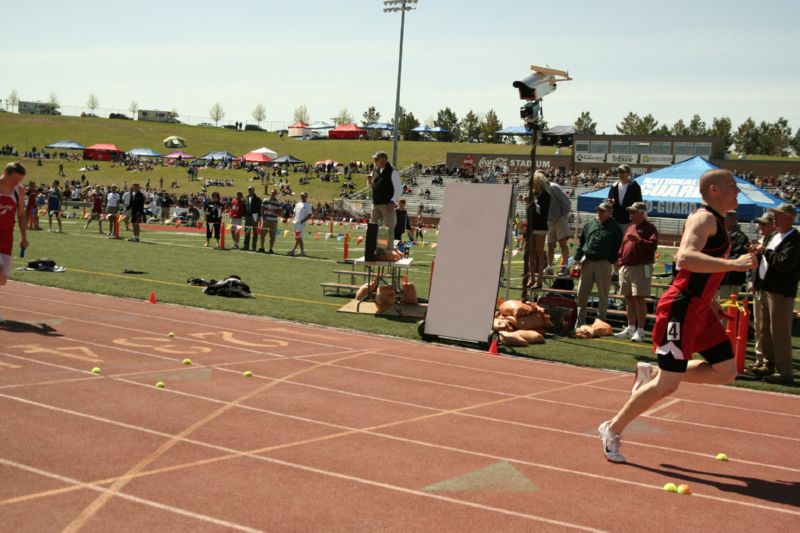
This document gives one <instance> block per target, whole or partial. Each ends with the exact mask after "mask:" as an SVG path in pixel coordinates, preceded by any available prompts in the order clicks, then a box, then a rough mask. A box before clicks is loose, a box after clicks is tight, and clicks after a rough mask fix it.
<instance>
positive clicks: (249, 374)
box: [244, 370, 253, 378]
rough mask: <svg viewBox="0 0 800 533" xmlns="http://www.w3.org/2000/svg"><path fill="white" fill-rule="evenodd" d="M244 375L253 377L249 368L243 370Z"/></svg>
mask: <svg viewBox="0 0 800 533" xmlns="http://www.w3.org/2000/svg"><path fill="white" fill-rule="evenodd" d="M244 377H246V378H252V377H253V373H252V372H250V371H249V370H245V372H244Z"/></svg>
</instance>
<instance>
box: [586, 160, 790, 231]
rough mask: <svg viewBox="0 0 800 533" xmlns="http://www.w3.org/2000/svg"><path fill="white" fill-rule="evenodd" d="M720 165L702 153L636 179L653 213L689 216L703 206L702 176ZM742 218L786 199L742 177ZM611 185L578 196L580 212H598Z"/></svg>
mask: <svg viewBox="0 0 800 533" xmlns="http://www.w3.org/2000/svg"><path fill="white" fill-rule="evenodd" d="M715 168H719V167H718V166H717V165H715V164H713V163H710V162H708V161H707V160H706V159H703V158H702V157H700V156H696V157H693V158H692V159H688V160H686V161H683V162H681V163H676V164H674V165H672V166H669V167H665V168H662V169H659V170H656V171H655V172H651V173H650V174H645V175H643V176H639V177H638V178H636V182H637V183H638V184H639V185H640V186H641V187H642V198H643V199H644V202H645V203H646V204H647V212H648V214H649V215H650V216H654V217H664V218H686V217H687V216H689V215H690V214H691V213H692V212H693V211H694V210H695V209H696V208H697V207H698V206H699V205H700V201H701V198H700V186H699V183H700V176H702V175H703V173H705V172H706V171H708V170H712V169H715ZM736 184H737V185H738V186H739V188H740V189H741V191H742V192H740V193H739V196H738V200H739V208H738V209H737V210H736V211H737V212H738V213H739V219H740V220H742V221H744V222H749V221H750V220H753V219H754V218H756V217H758V216H760V215H762V214H763V213H764V211H766V210H767V209H769V208H771V207H777V206H778V205H780V204H781V202H782V200H781V199H780V198H778V197H776V196H774V195H772V194H770V193H768V192H766V191H763V190H762V189H759V188H758V187H756V186H755V185H753V184H752V183H750V182H748V181H745V180H743V179H741V178H739V177H737V178H736ZM609 189H610V187H606V188H604V189H600V190H598V191H593V192H589V193H585V194H581V195H580V196H578V211H594V210H595V209H597V206H598V205H599V204H600V202H602V201H603V200H605V199H606V198H608V191H609Z"/></svg>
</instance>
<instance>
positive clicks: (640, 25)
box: [0, 0, 800, 133]
mask: <svg viewBox="0 0 800 533" xmlns="http://www.w3.org/2000/svg"><path fill="white" fill-rule="evenodd" d="M382 8H383V5H382V2H381V0H340V1H338V2H337V1H334V0H282V1H276V0H263V1H260V2H257V1H238V2H227V3H224V2H209V1H205V0H199V1H197V2H184V1H181V0H173V1H171V2H151V1H148V0H142V1H139V2H136V3H130V2H121V3H117V2H107V1H103V2H100V1H94V0H92V1H87V2H78V3H76V4H74V5H69V6H67V5H65V4H64V3H63V2H62V1H51V0H44V1H41V2H37V3H36V7H35V10H33V11H32V10H29V9H28V8H26V7H25V6H24V4H20V5H14V6H12V7H9V6H6V7H5V8H3V12H4V15H5V16H4V19H5V20H6V23H5V24H4V25H3V52H2V54H0V98H2V99H3V100H5V98H6V96H7V95H8V94H9V93H10V92H11V90H12V89H16V90H17V92H18V94H19V97H20V99H22V100H42V101H46V100H47V99H48V96H49V94H50V93H51V92H55V93H56V94H57V95H58V98H59V100H60V102H61V104H62V106H84V105H85V102H86V100H87V98H88V96H89V94H90V93H92V92H93V93H95V94H96V95H97V97H98V99H99V101H100V106H101V108H116V109H121V110H124V109H127V107H128V105H129V103H130V102H131V101H132V100H136V101H137V102H138V103H139V106H140V107H142V108H146V109H153V108H156V109H166V110H169V109H172V108H175V109H177V110H178V112H179V113H180V114H181V115H191V116H194V117H200V116H208V110H209V108H210V107H211V105H212V104H213V103H214V102H216V101H219V102H220V103H222V105H223V107H224V109H225V111H226V119H229V120H240V121H243V122H248V121H250V122H252V119H251V117H250V113H251V111H252V110H253V108H254V107H255V105H256V104H257V103H263V104H264V106H265V107H266V109H267V122H269V121H290V120H291V118H292V113H293V110H294V109H295V108H296V107H297V106H298V105H300V104H305V105H306V106H307V107H308V109H309V110H310V112H311V118H312V120H329V119H330V118H331V117H333V116H335V115H336V114H337V112H338V111H339V110H340V109H342V108H347V109H348V110H349V111H350V113H351V114H352V115H353V116H354V117H355V118H356V119H360V118H361V114H362V113H363V112H364V111H365V110H366V109H367V108H368V107H369V106H375V107H376V108H377V109H378V111H380V112H381V114H382V118H385V119H389V118H390V117H391V116H392V115H393V107H394V94H395V83H396V75H397V50H398V40H399V30H400V15H399V14H385V13H383V11H382ZM798 21H800V2H798V1H797V0H785V1H784V0H763V1H759V2H752V1H748V2H743V1H739V0H733V1H717V0H713V1H686V0H673V1H670V2H639V1H617V0H609V1H605V2H598V1H587V0H573V1H571V2H542V1H534V0H527V1H522V0H495V1H493V2H488V1H487V2H478V1H473V0H457V1H456V0H447V1H445V0H420V3H419V5H418V8H417V10H415V11H413V12H411V13H409V14H408V15H407V18H406V46H405V53H404V61H403V87H402V102H401V103H402V105H403V106H404V107H406V108H407V109H409V110H410V111H412V112H413V113H414V114H415V116H416V117H417V118H418V119H419V120H420V121H421V122H425V121H426V120H427V119H428V118H430V117H434V116H435V115H436V111H437V110H439V109H441V108H443V107H445V106H449V107H450V108H452V109H453V110H454V111H455V112H456V114H457V115H458V116H459V117H462V116H463V115H464V114H465V113H466V112H467V111H468V110H470V109H472V110H474V111H475V112H477V113H485V112H486V111H488V110H489V109H494V110H495V112H497V114H498V115H499V117H500V119H501V120H502V121H503V122H504V125H506V126H509V125H517V124H519V123H520V121H519V119H518V108H519V101H518V100H517V96H516V94H515V89H513V88H512V86H511V83H512V82H513V81H514V80H515V79H519V77H521V76H523V75H525V74H526V73H527V71H528V66H529V65H530V64H531V63H535V64H542V65H550V66H552V67H556V68H564V69H568V70H569V71H570V74H571V75H572V76H573V77H574V78H575V80H574V81H571V82H568V83H566V84H563V85H562V86H560V87H559V89H558V91H556V92H555V93H554V94H552V95H550V96H548V97H546V98H545V101H544V110H545V118H546V119H547V121H548V122H549V123H550V124H551V125H556V124H571V123H572V122H574V120H575V118H576V117H577V116H578V114H579V113H580V112H581V111H583V110H589V111H590V112H591V113H592V116H593V117H594V118H595V120H596V121H597V122H598V131H607V132H609V133H611V132H613V131H614V126H615V125H616V124H617V123H618V122H619V121H620V120H621V119H622V117H623V116H624V115H625V114H627V113H628V112H629V111H634V112H637V113H640V114H645V113H652V114H653V115H654V116H655V117H656V119H658V120H659V121H660V122H662V123H667V124H670V125H671V124H672V123H674V122H675V121H676V120H678V119H679V118H684V120H688V119H689V118H690V117H691V116H692V115H693V114H694V113H699V114H700V115H701V116H702V117H703V118H704V119H705V120H706V121H708V122H709V123H710V121H711V118H712V117H714V116H720V115H727V116H730V117H731V119H732V120H733V123H734V126H736V125H738V124H739V123H740V122H741V121H743V120H744V119H745V118H746V117H748V116H752V117H753V118H754V119H756V121H760V120H768V121H773V120H775V119H777V118H778V117H779V116H784V117H786V118H787V119H788V120H789V123H790V125H791V126H792V128H793V130H796V129H797V128H799V127H800V24H799V23H798Z"/></svg>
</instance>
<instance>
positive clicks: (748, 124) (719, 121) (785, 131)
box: [575, 111, 800, 157]
mask: <svg viewBox="0 0 800 533" xmlns="http://www.w3.org/2000/svg"><path fill="white" fill-rule="evenodd" d="M575 129H576V130H578V131H580V132H581V133H589V134H596V133H597V123H596V122H594V120H592V116H591V114H590V113H589V111H584V112H583V113H581V114H580V116H579V117H578V118H577V120H575ZM617 133H620V134H622V135H680V136H689V137H698V136H714V137H720V138H722V141H723V143H724V144H725V151H728V150H730V149H731V147H735V149H736V152H737V153H739V154H756V155H769V156H783V157H785V156H789V155H791V152H792V150H794V153H795V154H800V129H798V130H797V131H796V132H795V133H794V135H792V128H791V127H790V126H789V122H788V121H787V120H786V119H785V118H784V117H780V118H778V120H776V121H775V122H767V121H765V120H762V121H761V122H760V123H759V124H756V121H755V120H753V119H752V118H750V117H748V118H747V120H745V121H744V122H742V123H741V124H739V127H738V128H737V129H736V131H734V130H733V125H732V123H731V119H730V118H729V117H724V116H723V117H714V118H713V119H712V120H711V124H708V123H707V122H706V121H704V120H703V119H702V118H701V117H700V115H697V114H695V115H693V116H692V118H691V119H689V122H688V124H687V123H686V122H685V121H684V120H683V119H679V120H678V121H677V122H675V123H674V124H673V125H672V126H669V125H667V124H659V122H658V120H656V119H655V118H654V117H653V115H651V114H649V113H648V114H647V115H644V116H640V115H638V114H637V113H633V112H630V113H628V114H627V115H625V117H624V118H623V119H622V120H621V121H620V123H619V124H617Z"/></svg>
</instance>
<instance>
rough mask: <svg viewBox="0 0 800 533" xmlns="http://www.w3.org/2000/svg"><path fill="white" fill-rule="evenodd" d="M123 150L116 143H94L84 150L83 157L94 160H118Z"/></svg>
mask: <svg viewBox="0 0 800 533" xmlns="http://www.w3.org/2000/svg"><path fill="white" fill-rule="evenodd" d="M120 157H122V150H120V149H119V147H118V146H117V145H116V144H93V145H91V146H87V147H86V148H85V149H84V150H83V158H84V159H90V160H92V161H116V160H117V159H119V158H120Z"/></svg>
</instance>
